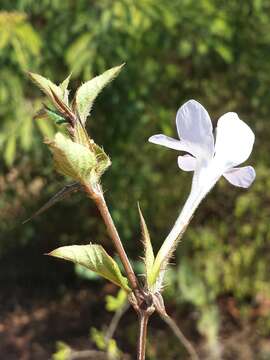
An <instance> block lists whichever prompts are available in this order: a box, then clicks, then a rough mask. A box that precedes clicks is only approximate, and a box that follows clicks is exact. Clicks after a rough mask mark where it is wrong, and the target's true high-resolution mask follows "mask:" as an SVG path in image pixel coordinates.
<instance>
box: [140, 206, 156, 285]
mask: <svg viewBox="0 0 270 360" xmlns="http://www.w3.org/2000/svg"><path fill="white" fill-rule="evenodd" d="M138 210H139V215H140V222H141V229H142V236H143V245H144V264H145V273H146V281H147V284H148V286H149V287H150V285H151V284H153V282H154V280H153V279H152V269H153V264H154V261H155V255H154V252H153V248H152V244H151V239H150V235H149V231H148V229H147V225H146V222H145V220H144V217H143V214H142V212H141V209H140V205H139V204H138Z"/></svg>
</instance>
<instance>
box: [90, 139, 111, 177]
mask: <svg viewBox="0 0 270 360" xmlns="http://www.w3.org/2000/svg"><path fill="white" fill-rule="evenodd" d="M92 149H93V151H94V152H95V155H96V159H97V166H96V173H97V176H98V177H100V176H101V175H102V174H103V173H104V172H105V171H106V170H107V168H108V167H109V166H110V165H111V160H110V158H109V156H108V155H107V154H106V153H105V151H104V150H103V149H102V148H101V147H100V146H98V145H97V144H96V143H92Z"/></svg>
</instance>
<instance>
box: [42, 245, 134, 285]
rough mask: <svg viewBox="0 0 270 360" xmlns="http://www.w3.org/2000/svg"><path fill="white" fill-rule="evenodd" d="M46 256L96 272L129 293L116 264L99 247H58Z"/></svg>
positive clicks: (126, 283) (125, 281) (125, 280)
mask: <svg viewBox="0 0 270 360" xmlns="http://www.w3.org/2000/svg"><path fill="white" fill-rule="evenodd" d="M48 255H50V256H54V257H58V258H61V259H65V260H68V261H72V262H74V263H75V264H80V265H82V266H85V267H86V268H87V269H90V270H92V271H94V272H96V273H97V274H98V275H100V276H102V277H104V278H105V279H107V280H109V281H111V282H112V283H114V284H116V285H118V286H120V287H121V288H122V289H124V290H125V291H128V292H130V288H129V286H128V281H127V279H126V278H125V277H124V276H123V275H122V274H121V271H120V269H119V267H118V265H117V263H116V262H115V261H114V260H113V258H112V257H111V256H110V255H109V254H108V253H107V252H106V251H105V250H104V248H103V247H102V246H101V245H93V244H89V245H71V246H63V247H60V248H58V249H56V250H54V251H52V252H51V253H49V254H48Z"/></svg>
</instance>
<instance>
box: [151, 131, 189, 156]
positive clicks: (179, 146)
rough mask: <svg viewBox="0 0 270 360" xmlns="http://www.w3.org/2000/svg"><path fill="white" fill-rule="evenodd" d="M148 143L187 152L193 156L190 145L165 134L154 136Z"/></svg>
mask: <svg viewBox="0 0 270 360" xmlns="http://www.w3.org/2000/svg"><path fill="white" fill-rule="evenodd" d="M148 141H149V142H151V143H153V144H158V145H162V146H166V147H168V148H170V149H174V150H179V151H186V152H189V153H191V154H192V148H191V147H190V146H189V144H186V143H185V142H184V141H180V140H176V139H173V138H171V137H169V136H166V135H163V134H158V135H153V136H151V137H150V138H149V139H148Z"/></svg>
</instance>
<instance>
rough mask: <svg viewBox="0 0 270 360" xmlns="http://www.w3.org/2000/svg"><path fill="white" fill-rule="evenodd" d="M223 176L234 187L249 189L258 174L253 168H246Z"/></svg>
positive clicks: (236, 169)
mask: <svg viewBox="0 0 270 360" xmlns="http://www.w3.org/2000/svg"><path fill="white" fill-rule="evenodd" d="M223 176H224V177H225V178H226V179H227V180H228V181H229V182H230V183H231V184H232V185H234V186H238V187H242V188H248V187H250V185H251V184H252V183H253V181H254V180H255V177H256V172H255V170H254V168H253V167H252V166H244V167H240V168H233V169H231V170H228V171H226V172H225V173H224V174H223Z"/></svg>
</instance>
